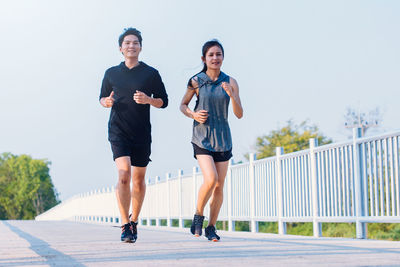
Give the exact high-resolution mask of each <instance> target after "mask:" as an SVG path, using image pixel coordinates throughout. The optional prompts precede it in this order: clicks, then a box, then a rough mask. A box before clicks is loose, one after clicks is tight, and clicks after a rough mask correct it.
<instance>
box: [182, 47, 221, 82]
mask: <svg viewBox="0 0 400 267" xmlns="http://www.w3.org/2000/svg"><path fill="white" fill-rule="evenodd" d="M213 46H218V47H219V48H221V50H222V56H224V48H223V47H222V44H221V43H220V42H219V41H218V40H217V39H212V40H210V41H207V42H206V43H205V44H204V45H203V48H202V49H201V52H202V55H203V57H204V58H205V57H206V54H207V52H208V50H209V49H210V48H211V47H213ZM206 71H207V65H206V63H203V69H202V70H201V71H200V72H199V73H202V72H206ZM199 73H196V74H195V75H193V76H192V77H191V78H190V79H189V82H188V86H190V87H193V85H192V79H193V77H195V76H196V75H197V74H199Z"/></svg>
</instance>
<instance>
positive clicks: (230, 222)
mask: <svg viewBox="0 0 400 267" xmlns="http://www.w3.org/2000/svg"><path fill="white" fill-rule="evenodd" d="M232 164H233V160H232V159H230V160H229V165H228V172H227V174H226V178H227V186H228V231H231V232H232V231H235V222H234V221H233V220H232V215H233V209H232V198H233V192H232Z"/></svg>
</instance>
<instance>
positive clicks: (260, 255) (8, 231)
mask: <svg viewBox="0 0 400 267" xmlns="http://www.w3.org/2000/svg"><path fill="white" fill-rule="evenodd" d="M138 230H139V239H138V241H137V243H136V244H126V243H120V242H118V238H119V234H120V229H118V228H114V227H111V226H104V225H92V224H82V223H74V222H43V221H41V222H37V221H2V222H1V223H0V266H27V265H29V266H32V265H34V266H46V265H47V266H54V265H57V266H132V265H133V264H135V266H158V265H164V266H169V265H175V266H176V265H178V266H202V265H204V266H211V265H213V266H243V265H248V266H256V265H257V266H266V265H269V266H296V267H299V266H322V265H323V266H366V265H367V266H371V265H372V266H373V265H379V266H399V265H400V242H390V241H377V240H354V239H344V238H313V237H299V236H281V235H274V234H252V233H243V232H236V233H230V232H224V231H220V232H219V233H220V235H221V237H222V240H221V242H218V243H213V242H208V241H207V240H206V239H205V238H195V237H192V236H191V235H190V234H189V233H188V229H184V230H181V229H175V228H173V229H170V228H165V227H162V228H155V227H151V228H149V227H140V228H139V229H138ZM139 264H140V265H139Z"/></svg>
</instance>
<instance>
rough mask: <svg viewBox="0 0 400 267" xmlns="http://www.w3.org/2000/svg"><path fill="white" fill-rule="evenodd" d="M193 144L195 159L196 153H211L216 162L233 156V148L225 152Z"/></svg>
mask: <svg viewBox="0 0 400 267" xmlns="http://www.w3.org/2000/svg"><path fill="white" fill-rule="evenodd" d="M192 145H193V156H194V158H195V159H197V157H196V155H210V156H211V157H212V158H213V159H214V162H222V161H227V160H229V159H230V158H232V149H231V150H228V151H223V152H214V151H210V150H207V149H205V148H201V147H199V146H198V145H196V144H193V143H192Z"/></svg>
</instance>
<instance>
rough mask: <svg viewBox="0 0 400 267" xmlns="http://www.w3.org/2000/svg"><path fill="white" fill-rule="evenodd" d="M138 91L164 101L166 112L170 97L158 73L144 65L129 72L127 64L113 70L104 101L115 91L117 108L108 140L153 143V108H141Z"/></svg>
mask: <svg viewBox="0 0 400 267" xmlns="http://www.w3.org/2000/svg"><path fill="white" fill-rule="evenodd" d="M136 90H139V91H142V92H143V93H145V94H146V95H148V96H152V97H153V98H161V99H162V101H163V105H162V107H161V108H165V107H166V106H167V105H168V95H167V92H166V91H165V87H164V84H163V82H162V80H161V76H160V74H159V73H158V71H157V70H156V69H154V68H153V67H150V66H148V65H147V64H146V63H144V62H141V61H140V62H139V65H137V66H136V67H134V68H132V69H129V68H128V67H126V65H125V62H121V64H119V65H118V66H114V67H111V68H109V69H108V70H107V71H106V73H105V74H104V78H103V83H102V86H101V92H100V97H99V99H100V98H102V97H108V96H110V94H111V92H112V91H114V99H115V101H114V105H113V106H112V108H111V113H110V120H109V122H108V140H109V141H110V142H122V143H126V142H128V143H129V144H133V145H145V144H149V143H151V124H150V104H137V103H136V102H135V101H134V100H133V95H134V93H135V92H136Z"/></svg>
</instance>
